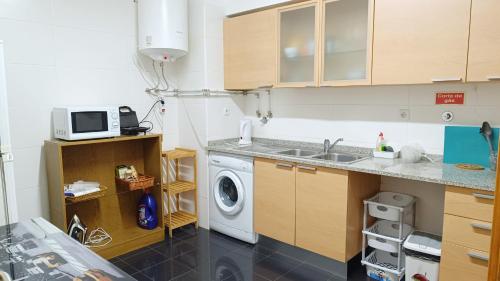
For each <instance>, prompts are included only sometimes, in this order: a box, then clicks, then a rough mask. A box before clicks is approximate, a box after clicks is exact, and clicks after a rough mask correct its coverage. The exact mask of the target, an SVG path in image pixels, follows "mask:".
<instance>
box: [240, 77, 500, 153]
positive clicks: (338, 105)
mask: <svg viewBox="0 0 500 281" xmlns="http://www.w3.org/2000/svg"><path fill="white" fill-rule="evenodd" d="M438 91H463V92H465V95H466V101H465V105H434V102H435V93H436V92H438ZM499 97H500V83H488V84H467V85H465V84H446V85H411V86H377V87H345V88H319V89H277V90H273V91H272V93H271V109H272V112H273V119H272V120H271V121H270V122H269V123H268V124H267V125H262V124H261V123H260V122H259V121H258V119H257V117H256V116H255V110H256V109H257V108H258V104H259V102H260V103H261V109H262V110H263V111H266V110H267V108H268V106H269V105H268V99H267V97H266V96H262V97H261V99H260V100H259V99H256V98H255V97H254V96H248V97H246V104H245V106H246V107H245V114H246V115H247V117H248V118H251V119H252V120H253V124H254V136H256V137H266V138H281V139H290V140H305V141H311V142H318V143H321V142H323V140H324V139H325V138H330V139H336V138H340V137H343V138H344V139H345V142H344V143H345V144H348V145H357V146H363V147H373V146H374V145H375V141H376V139H377V136H378V133H379V132H381V131H382V132H384V134H385V136H386V139H388V140H389V141H392V142H395V143H397V144H399V145H405V144H408V143H419V144H421V145H422V146H423V147H424V148H425V149H426V150H427V152H429V153H435V154H442V153H443V143H444V126H445V124H446V123H445V122H443V121H442V120H441V114H442V113H443V112H445V111H451V112H453V113H454V115H455V119H454V120H453V121H452V122H450V123H448V124H460V125H474V126H480V125H481V123H482V122H483V121H489V122H490V123H491V124H492V125H496V126H498V125H500V112H499V111H498V106H499V105H500V98H499ZM401 110H408V111H409V117H408V118H402V117H401V114H400V113H401Z"/></svg>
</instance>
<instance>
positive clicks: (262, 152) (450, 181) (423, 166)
mask: <svg viewBox="0 0 500 281" xmlns="http://www.w3.org/2000/svg"><path fill="white" fill-rule="evenodd" d="M290 148H301V149H307V150H315V151H318V153H320V152H321V151H322V149H323V145H322V144H317V143H305V142H294V141H282V140H271V139H261V138H256V139H254V140H253V144H252V145H250V146H244V147H240V146H239V145H238V140H237V139H226V140H218V141H211V142H209V143H208V147H207V150H209V151H216V152H224V153H231V154H237V155H244V156H252V157H263V158H269V159H276V160H282V161H290V162H295V163H300V164H307V165H313V166H319V167H327V168H335V169H342V170H348V171H355V172H363V173H369V174H377V175H382V176H389V177H396V178H403V179H409V180H416V181H424V182H430V183H438V184H443V185H453V186H459V187H465V188H472V189H479V190H485V191H494V190H495V175H496V174H495V172H493V171H491V170H489V169H486V170H483V171H467V170H461V169H458V168H456V167H455V166H454V165H452V164H445V163H443V162H442V157H440V156H431V157H432V158H433V159H434V160H435V161H434V163H431V162H430V161H427V160H422V161H420V162H418V163H404V162H403V161H402V160H401V159H381V158H373V157H370V158H368V159H365V160H361V161H358V162H355V163H352V164H345V163H335V162H332V161H328V160H320V159H312V158H310V157H297V156H288V155H280V154H277V153H276V152H278V151H283V150H286V149H290ZM335 152H350V153H356V154H370V153H371V150H370V149H367V148H359V147H350V146H341V145H338V146H335Z"/></svg>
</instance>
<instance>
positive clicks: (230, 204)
mask: <svg viewBox="0 0 500 281" xmlns="http://www.w3.org/2000/svg"><path fill="white" fill-rule="evenodd" d="M212 188H213V194H214V200H215V203H216V205H217V207H218V208H219V210H220V211H221V212H222V213H223V214H225V215H236V214H238V213H239V212H240V211H241V209H242V208H243V203H244V199H245V192H244V189H243V184H242V182H241V180H240V178H239V177H238V176H237V175H236V174H235V173H234V172H231V171H229V170H225V171H221V172H219V173H218V174H217V176H216V177H215V183H214V185H213V186H212Z"/></svg>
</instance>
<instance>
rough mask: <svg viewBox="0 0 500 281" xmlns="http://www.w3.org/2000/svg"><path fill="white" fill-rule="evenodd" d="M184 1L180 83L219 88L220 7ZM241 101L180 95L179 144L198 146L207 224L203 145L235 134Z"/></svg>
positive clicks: (202, 208)
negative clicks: (185, 24) (185, 20)
mask: <svg viewBox="0 0 500 281" xmlns="http://www.w3.org/2000/svg"><path fill="white" fill-rule="evenodd" d="M215 2H217V1H215ZM188 3H189V24H190V26H189V53H188V54H187V55H186V56H185V57H182V58H181V59H179V60H178V61H177V62H175V69H176V70H177V72H176V74H175V76H176V79H177V80H178V86H179V88H180V89H183V90H199V89H203V88H210V89H215V90H221V89H223V88H224V61H223V41H222V38H223V37H222V22H223V18H224V7H223V6H221V5H220V3H214V2H213V1H204V0H190V1H189V2H188ZM243 103H244V99H243V97H234V98H229V97H216V98H200V97H198V98H181V99H179V100H178V108H179V109H178V127H179V145H180V146H181V147H186V148H192V149H196V150H197V153H198V155H197V156H198V188H199V192H198V202H199V215H200V226H202V227H206V228H208V215H209V210H208V206H209V203H208V200H209V189H208V184H209V174H208V161H207V160H208V154H207V151H206V150H205V147H206V145H207V143H208V141H209V140H214V139H221V138H234V137H237V136H238V132H239V120H240V119H241V118H243V108H244V105H243ZM226 109H227V110H226ZM227 112H228V113H227ZM187 199H190V198H187ZM186 201H187V200H186Z"/></svg>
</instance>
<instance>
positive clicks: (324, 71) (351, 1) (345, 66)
mask: <svg viewBox="0 0 500 281" xmlns="http://www.w3.org/2000/svg"><path fill="white" fill-rule="evenodd" d="M322 15H323V16H322V19H321V34H322V40H321V52H320V53H321V81H320V85H321V86H344V85H369V84H370V83H371V61H372V33H373V0H329V1H325V2H324V3H323V9H322Z"/></svg>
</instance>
